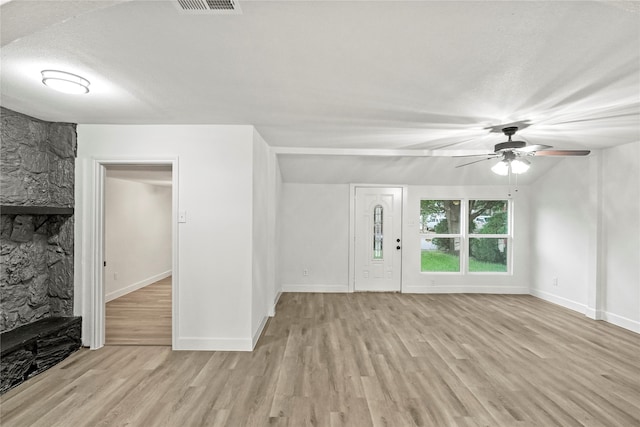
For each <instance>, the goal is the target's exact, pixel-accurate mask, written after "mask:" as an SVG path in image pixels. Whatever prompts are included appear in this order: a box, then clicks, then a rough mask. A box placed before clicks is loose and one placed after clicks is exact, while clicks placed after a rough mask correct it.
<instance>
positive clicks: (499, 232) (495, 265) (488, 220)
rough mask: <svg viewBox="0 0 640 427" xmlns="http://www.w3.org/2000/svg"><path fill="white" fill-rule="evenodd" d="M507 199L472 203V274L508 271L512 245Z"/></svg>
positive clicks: (471, 201)
mask: <svg viewBox="0 0 640 427" xmlns="http://www.w3.org/2000/svg"><path fill="white" fill-rule="evenodd" d="M508 207H509V204H508V202H507V201H506V200H469V220H468V222H467V223H468V224H469V271H470V272H481V271H485V272H487V271H489V272H506V271H507V259H508V256H507V254H508V253H509V252H508V245H509V211H508Z"/></svg>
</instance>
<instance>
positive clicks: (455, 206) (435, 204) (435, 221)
mask: <svg viewBox="0 0 640 427" xmlns="http://www.w3.org/2000/svg"><path fill="white" fill-rule="evenodd" d="M420 233H422V234H460V200H420Z"/></svg>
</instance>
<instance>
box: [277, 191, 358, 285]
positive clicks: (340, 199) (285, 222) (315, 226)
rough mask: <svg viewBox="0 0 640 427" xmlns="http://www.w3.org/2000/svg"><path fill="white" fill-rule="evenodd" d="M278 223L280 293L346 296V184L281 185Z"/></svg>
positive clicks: (347, 265) (347, 216)
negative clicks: (326, 293) (305, 273)
mask: <svg viewBox="0 0 640 427" xmlns="http://www.w3.org/2000/svg"><path fill="white" fill-rule="evenodd" d="M279 221H280V224H279V229H280V241H279V246H278V247H279V251H278V252H279V256H280V259H279V264H280V265H279V270H280V271H279V276H280V280H281V283H282V290H283V291H284V292H346V291H347V289H348V283H349V185H347V184H327V185H324V184H292V183H284V184H283V185H282V196H281V204H280V215H279ZM304 270H307V271H308V275H307V276H304V275H303V271H304Z"/></svg>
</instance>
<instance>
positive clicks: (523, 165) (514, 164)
mask: <svg viewBox="0 0 640 427" xmlns="http://www.w3.org/2000/svg"><path fill="white" fill-rule="evenodd" d="M530 166H531V162H529V161H528V160H525V159H515V160H512V161H511V172H513V173H515V174H516V175H519V174H521V173H525V172H526V171H528V170H529V167H530Z"/></svg>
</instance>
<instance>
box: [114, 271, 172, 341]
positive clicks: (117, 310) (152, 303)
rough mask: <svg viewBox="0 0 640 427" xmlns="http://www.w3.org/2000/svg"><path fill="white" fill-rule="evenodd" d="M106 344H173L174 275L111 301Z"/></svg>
mask: <svg viewBox="0 0 640 427" xmlns="http://www.w3.org/2000/svg"><path fill="white" fill-rule="evenodd" d="M105 320H106V322H105V345H168V346H170V345H171V277H167V278H165V279H162V280H159V281H157V282H155V283H152V284H150V285H148V286H145V287H144V288H142V289H138V290H137V291H134V292H131V293H129V294H127V295H123V296H121V297H120V298H117V299H114V300H113V301H109V302H108V303H107V304H106V310H105Z"/></svg>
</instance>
